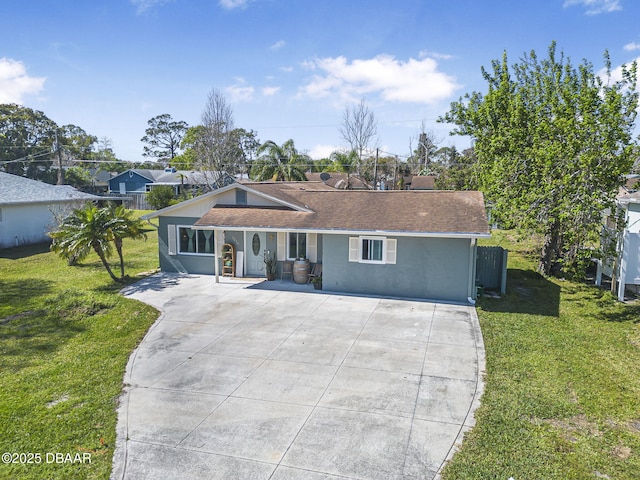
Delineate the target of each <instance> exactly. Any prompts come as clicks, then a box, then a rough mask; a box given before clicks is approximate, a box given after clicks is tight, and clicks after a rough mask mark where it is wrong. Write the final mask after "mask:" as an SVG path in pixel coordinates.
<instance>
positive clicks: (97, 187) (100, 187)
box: [89, 168, 117, 194]
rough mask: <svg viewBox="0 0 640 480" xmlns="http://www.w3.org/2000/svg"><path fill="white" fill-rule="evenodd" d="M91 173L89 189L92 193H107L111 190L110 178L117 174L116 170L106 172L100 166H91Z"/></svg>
mask: <svg viewBox="0 0 640 480" xmlns="http://www.w3.org/2000/svg"><path fill="white" fill-rule="evenodd" d="M89 174H90V175H91V187H89V190H90V192H91V193H99V194H105V193H107V192H108V191H109V180H111V179H112V178H113V177H115V176H116V175H117V173H115V172H106V171H104V170H100V169H99V168H90V169H89Z"/></svg>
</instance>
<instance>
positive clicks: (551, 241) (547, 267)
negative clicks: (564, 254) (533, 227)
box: [538, 221, 560, 276]
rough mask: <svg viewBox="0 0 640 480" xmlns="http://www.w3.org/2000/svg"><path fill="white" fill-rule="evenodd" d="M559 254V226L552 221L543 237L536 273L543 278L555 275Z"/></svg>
mask: <svg viewBox="0 0 640 480" xmlns="http://www.w3.org/2000/svg"><path fill="white" fill-rule="evenodd" d="M559 253H560V226H559V224H558V222H557V221H554V222H553V223H552V224H551V226H550V227H549V229H548V230H547V233H545V235H544V243H543V245H542V252H541V255H540V263H539V264H538V272H540V273H541V274H542V275H544V276H549V275H551V274H552V273H557V260H558V254H559Z"/></svg>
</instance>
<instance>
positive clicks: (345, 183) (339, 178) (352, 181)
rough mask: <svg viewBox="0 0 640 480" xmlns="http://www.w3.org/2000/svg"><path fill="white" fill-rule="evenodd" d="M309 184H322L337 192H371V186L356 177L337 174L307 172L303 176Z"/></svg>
mask: <svg viewBox="0 0 640 480" xmlns="http://www.w3.org/2000/svg"><path fill="white" fill-rule="evenodd" d="M305 175H306V176H307V180H308V181H310V182H322V183H324V184H325V185H328V186H330V187H333V188H335V189H338V190H373V185H371V183H369V182H368V181H367V180H365V179H364V178H361V177H359V176H358V175H355V174H352V175H347V174H346V173H339V172H322V173H317V172H313V173H310V172H307V173H306V174H305Z"/></svg>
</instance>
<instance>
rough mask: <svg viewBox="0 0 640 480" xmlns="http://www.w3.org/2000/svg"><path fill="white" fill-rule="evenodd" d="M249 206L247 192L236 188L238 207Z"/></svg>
mask: <svg viewBox="0 0 640 480" xmlns="http://www.w3.org/2000/svg"><path fill="white" fill-rule="evenodd" d="M246 204H247V191H246V190H242V189H240V188H236V205H246Z"/></svg>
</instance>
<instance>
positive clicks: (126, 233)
mask: <svg viewBox="0 0 640 480" xmlns="http://www.w3.org/2000/svg"><path fill="white" fill-rule="evenodd" d="M106 209H107V210H108V212H109V217H110V219H109V229H110V231H111V239H112V240H113V243H114V245H115V246H116V251H117V252H118V258H119V259H120V278H124V257H123V255H122V241H123V240H124V239H125V238H131V239H134V240H137V239H140V238H144V239H145V240H146V239H147V234H146V233H144V232H143V231H142V230H143V228H144V223H143V222H142V220H140V219H139V218H135V217H133V211H132V210H128V209H126V208H125V207H124V205H119V206H116V205H115V204H114V203H111V204H109V206H108V207H106Z"/></svg>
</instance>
